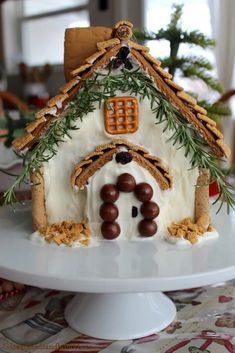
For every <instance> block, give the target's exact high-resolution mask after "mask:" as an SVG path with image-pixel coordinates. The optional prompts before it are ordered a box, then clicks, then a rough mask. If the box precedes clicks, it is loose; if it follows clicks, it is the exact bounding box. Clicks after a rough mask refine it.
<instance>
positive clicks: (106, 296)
mask: <svg viewBox="0 0 235 353" xmlns="http://www.w3.org/2000/svg"><path fill="white" fill-rule="evenodd" d="M213 213H214V215H213V218H214V222H213V224H214V225H215V227H216V228H217V229H218V231H219V233H220V237H219V238H218V239H215V240H210V241H208V242H205V243H202V244H198V245H195V246H188V247H178V246H174V245H171V244H167V243H166V242H163V241H161V240H157V239H156V240H154V241H151V240H148V239H146V240H143V241H132V242H125V241H122V242H117V241H104V242H102V243H101V244H100V245H99V246H93V247H90V248H66V247H58V246H56V245H46V246H45V245H44V244H40V243H36V242H33V241H30V240H29V237H30V233H31V230H32V225H31V214H30V207H28V208H27V207H25V206H24V207H23V206H22V208H19V209H18V210H17V211H16V212H15V213H13V212H12V210H11V209H9V208H1V209H0V225H1V227H0V277H3V278H8V279H9V280H13V281H16V282H21V283H25V284H29V285H34V286H38V287H43V288H51V289H59V290H67V291H74V292H78V293H80V294H77V295H76V296H75V298H74V299H73V300H72V301H71V302H70V304H69V305H68V307H67V308H66V313H65V315H66V319H67V321H68V323H69V324H70V326H71V327H72V328H74V329H75V330H77V331H79V332H81V333H85V334H88V335H90V336H94V337H98V338H105V339H133V338H137V337H143V336H146V335H149V334H152V333H155V332H157V331H159V330H161V329H163V328H164V327H166V326H167V325H169V324H170V322H171V321H172V320H173V319H174V317H175V315H176V309H175V306H174V304H173V303H172V302H171V301H170V300H169V299H168V298H167V297H166V296H165V295H164V294H163V293H161V291H168V290H178V289H184V288H192V287H198V286H203V285H208V284H212V283H218V282H221V281H225V280H229V279H232V278H235V251H234V249H235V212H233V213H231V214H230V215H229V216H228V215H226V212H225V210H222V211H221V213H220V214H219V215H217V217H215V210H213Z"/></svg>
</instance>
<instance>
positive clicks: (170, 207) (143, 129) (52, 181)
mask: <svg viewBox="0 0 235 353" xmlns="http://www.w3.org/2000/svg"><path fill="white" fill-rule="evenodd" d="M120 95H122V96H123V94H122V93H120ZM155 122H156V121H155V117H154V116H153V114H152V111H151V109H150V104H149V101H148V100H147V99H145V100H142V101H141V102H139V128H138V130H137V131H136V132H135V133H132V134H125V135H110V134H108V133H107V132H106V131H105V128H104V114H103V109H98V107H97V109H96V110H95V111H94V112H92V113H89V114H88V115H87V116H86V118H84V119H83V121H82V122H80V121H78V122H77V126H78V127H79V130H74V131H71V132H70V134H71V135H72V139H69V138H68V139H67V141H66V143H63V144H61V146H60V147H59V150H58V153H57V155H55V156H54V157H53V158H52V159H51V160H49V162H48V163H45V164H44V176H45V199H46V209H47V216H48V221H49V223H54V222H61V221H63V220H74V221H81V219H86V216H88V218H89V221H90V223H91V228H92V230H93V231H94V234H95V235H97V236H98V235H99V234H100V231H99V227H100V224H101V219H100V218H99V207H100V204H101V203H102V202H101V199H100V197H99V192H100V189H101V187H102V186H103V185H104V184H105V183H109V182H111V183H115V180H116V178H117V176H118V175H119V174H121V173H124V172H128V173H130V174H132V175H133V176H134V177H135V178H136V181H137V183H138V182H143V181H146V182H148V183H149V184H151V185H152V187H153V189H154V196H153V201H155V202H156V203H157V204H158V205H159V207H160V214H159V216H158V218H157V219H156V222H157V224H158V233H157V235H158V234H161V233H162V232H163V231H164V229H166V226H167V225H169V224H170V223H171V222H173V221H174V222H179V221H181V220H182V219H183V218H186V217H192V218H194V202H195V187H194V186H195V184H196V181H197V177H198V170H197V169H193V170H189V169H190V164H189V162H188V159H186V158H185V157H184V149H183V148H181V149H179V150H178V149H177V145H175V146H173V145H172V143H171V142H167V139H168V138H169V137H170V134H169V132H168V131H166V132H163V128H164V124H155ZM115 138H122V139H127V140H129V141H131V142H133V143H134V144H136V145H140V146H144V147H145V148H147V149H148V150H149V152H150V153H151V154H152V155H156V156H158V157H160V158H161V159H162V161H163V162H164V163H165V164H166V166H167V167H168V168H169V170H170V174H171V175H172V176H173V187H172V189H169V190H166V191H163V190H161V189H160V188H159V186H158V184H157V183H156V181H155V179H154V178H153V177H152V176H151V175H150V174H149V172H148V171H147V170H145V169H144V168H142V167H140V166H139V165H137V164H136V163H135V162H133V161H132V162H131V163H129V164H126V165H121V164H117V163H116V162H115V161H114V160H113V161H111V162H109V163H107V164H106V165H105V166H104V167H102V168H101V169H100V170H99V171H97V172H96V173H95V174H94V176H93V177H91V178H90V180H89V184H88V187H85V188H84V189H83V190H74V189H73V188H72V186H71V181H70V178H71V174H72V172H73V170H74V168H75V166H76V164H77V163H78V162H79V161H80V160H81V159H82V158H84V156H86V155H87V154H88V153H90V152H92V151H94V150H95V148H96V146H97V145H100V144H104V143H108V142H110V141H111V140H112V139H115ZM139 204H140V203H139ZM117 205H118V208H119V213H120V214H119V218H118V222H119V223H120V225H121V230H122V232H121V235H120V237H121V238H128V239H129V238H136V237H137V236H138V233H137V230H136V229H137V228H136V227H137V223H138V221H139V220H140V216H138V217H136V218H131V209H132V206H135V205H136V206H138V200H137V199H136V198H135V197H134V195H133V193H131V194H124V193H121V195H120V198H119V200H118V201H117ZM84 206H86V207H84ZM86 211H87V212H86Z"/></svg>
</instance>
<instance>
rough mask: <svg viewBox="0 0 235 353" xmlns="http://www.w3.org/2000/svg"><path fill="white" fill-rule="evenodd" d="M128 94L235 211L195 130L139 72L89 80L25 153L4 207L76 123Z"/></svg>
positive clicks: (231, 194)
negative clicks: (147, 105) (143, 106)
mask: <svg viewBox="0 0 235 353" xmlns="http://www.w3.org/2000/svg"><path fill="white" fill-rule="evenodd" d="M118 91H121V92H123V93H126V92H128V93H129V94H130V95H135V96H137V97H139V99H140V100H142V99H144V98H148V100H149V101H150V105H151V110H152V112H153V114H154V115H155V117H156V124H163V125H164V129H163V131H169V132H170V133H171V136H170V138H169V143H170V142H171V143H172V144H173V145H176V148H177V149H180V148H184V151H185V157H188V156H189V157H190V163H191V167H192V168H196V167H199V168H207V169H209V171H210V174H211V179H212V180H216V182H217V185H218V188H219V197H218V199H217V201H220V202H221V203H220V206H219V210H220V208H221V207H222V203H223V202H226V203H227V209H228V211H229V210H230V208H232V209H234V208H235V197H234V191H235V190H234V188H233V187H232V186H231V185H230V184H229V183H228V182H227V181H226V178H225V175H224V173H223V171H222V170H221V169H220V168H219V167H218V165H217V159H216V158H215V157H213V156H212V155H211V153H210V151H209V148H208V145H207V144H206V142H205V141H204V140H203V139H202V138H201V136H200V135H199V134H198V132H197V131H196V130H195V128H194V127H193V126H192V125H191V124H189V123H186V121H185V119H184V117H183V115H182V114H181V113H180V112H179V111H178V110H177V109H176V108H175V107H174V106H173V105H172V104H171V103H170V102H169V101H168V100H167V99H166V98H165V97H164V95H163V94H162V93H161V92H159V91H158V90H157V89H156V88H155V86H154V84H153V82H152V81H151V79H150V78H149V77H147V76H146V75H145V74H144V73H143V72H141V70H140V69H136V70H131V71H129V70H126V69H123V70H122V71H121V72H120V73H119V74H115V75H113V74H112V72H111V70H109V71H108V73H103V74H102V73H97V74H95V75H94V76H93V78H91V79H89V80H86V81H85V82H84V86H83V88H82V89H81V90H80V91H79V92H78V93H77V95H76V97H75V98H74V100H73V101H72V102H71V103H70V104H69V107H68V108H67V110H66V111H65V114H64V116H61V117H60V118H58V119H57V120H55V121H54V122H52V124H51V125H50V127H49V129H48V130H47V131H46V132H45V133H44V135H43V136H41V137H40V139H39V141H38V143H37V145H36V146H35V147H34V148H33V149H32V150H28V151H26V153H25V154H24V155H23V156H22V158H23V166H24V171H23V173H22V174H21V175H19V176H17V177H16V179H15V182H14V184H13V185H12V186H11V187H10V188H9V189H8V190H7V191H6V192H5V195H4V196H5V204H12V203H13V202H15V201H16V194H15V190H16V187H17V186H19V185H20V184H21V183H22V182H25V181H27V180H30V174H31V173H32V172H33V171H39V170H40V168H41V166H42V165H43V163H45V162H48V161H49V160H50V159H51V158H52V157H53V156H54V155H56V153H57V151H58V147H59V145H60V143H62V142H64V141H66V139H67V138H71V131H72V130H76V129H78V127H77V124H76V122H77V120H80V121H82V120H83V119H84V118H85V117H86V115H87V114H88V113H90V112H93V111H94V110H95V109H96V108H97V105H98V106H99V107H101V106H102V104H103V103H105V102H106V101H107V99H108V98H109V97H112V96H115V95H116V92H118Z"/></svg>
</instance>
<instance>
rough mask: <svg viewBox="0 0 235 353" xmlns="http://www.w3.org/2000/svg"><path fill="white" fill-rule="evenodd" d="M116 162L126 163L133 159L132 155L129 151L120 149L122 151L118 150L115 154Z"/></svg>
mask: <svg viewBox="0 0 235 353" xmlns="http://www.w3.org/2000/svg"><path fill="white" fill-rule="evenodd" d="M115 159H116V162H117V163H121V164H127V163H130V162H131V161H132V159H133V156H132V154H131V153H130V152H127V151H122V152H118V153H117V154H116V158H115Z"/></svg>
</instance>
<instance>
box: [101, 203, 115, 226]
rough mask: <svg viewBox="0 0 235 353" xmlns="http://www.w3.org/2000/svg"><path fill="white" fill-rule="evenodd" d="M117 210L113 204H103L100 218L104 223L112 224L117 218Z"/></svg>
mask: <svg viewBox="0 0 235 353" xmlns="http://www.w3.org/2000/svg"><path fill="white" fill-rule="evenodd" d="M118 214H119V212H118V208H117V206H116V205H114V204H113V203H108V202H107V203H103V205H101V207H100V217H101V218H102V219H103V220H104V221H106V222H113V221H115V219H117V218H118Z"/></svg>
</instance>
